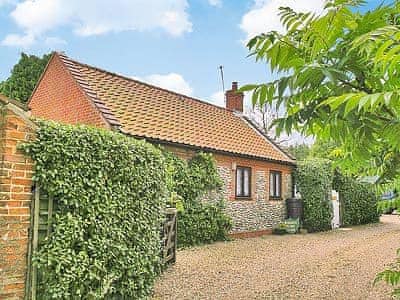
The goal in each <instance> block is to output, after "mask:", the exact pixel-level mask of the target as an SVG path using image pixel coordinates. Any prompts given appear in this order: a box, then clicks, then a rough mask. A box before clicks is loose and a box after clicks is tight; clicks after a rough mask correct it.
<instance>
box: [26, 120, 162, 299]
mask: <svg viewBox="0 0 400 300" xmlns="http://www.w3.org/2000/svg"><path fill="white" fill-rule="evenodd" d="M38 125H39V129H38V131H37V139H36V140H35V141H33V142H30V143H29V144H26V145H24V146H23V149H24V151H25V152H26V153H27V154H29V155H30V156H31V157H32V159H33V160H34V162H35V175H34V180H35V181H36V182H37V183H38V184H39V185H40V187H41V190H42V191H43V192H45V193H47V194H49V195H51V196H53V198H54V199H55V201H56V202H57V210H56V211H55V217H54V219H53V223H52V232H51V234H50V235H49V236H48V237H47V239H46V240H45V241H44V244H43V246H42V247H41V248H40V249H39V250H38V252H37V253H34V264H36V265H37V267H38V270H39V274H40V282H39V293H40V296H39V299H147V298H148V296H149V295H150V293H151V290H152V286H153V282H154V280H155V278H156V276H157V275H158V273H159V270H160V256H159V254H160V225H161V223H162V212H163V209H164V207H165V199H166V190H167V188H166V171H165V159H164V157H163V155H162V153H161V151H159V150H158V149H156V148H155V147H153V146H152V145H150V144H148V143H146V142H144V141H137V140H135V139H133V138H129V137H126V136H124V135H122V134H119V133H114V132H111V131H106V130H101V129H95V128H91V127H86V126H68V125H59V124H56V123H52V122H43V121H41V122H39V124H38Z"/></svg>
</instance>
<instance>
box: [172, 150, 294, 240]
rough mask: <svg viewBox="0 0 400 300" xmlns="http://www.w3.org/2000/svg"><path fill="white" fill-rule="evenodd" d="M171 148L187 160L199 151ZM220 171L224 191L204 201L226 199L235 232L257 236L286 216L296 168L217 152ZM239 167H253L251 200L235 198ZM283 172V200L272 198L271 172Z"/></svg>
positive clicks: (210, 194)
mask: <svg viewBox="0 0 400 300" xmlns="http://www.w3.org/2000/svg"><path fill="white" fill-rule="evenodd" d="M166 149H167V150H169V151H171V152H173V153H175V154H176V155H177V156H179V157H181V158H183V159H190V158H191V157H192V156H193V155H194V154H195V151H193V150H189V149H187V148H181V147H171V146H167V147H166ZM214 158H215V160H216V163H217V166H218V172H219V174H220V176H221V178H222V179H223V182H224V186H223V189H222V191H221V193H215V192H211V193H209V194H207V195H206V196H205V197H204V199H203V200H205V201H216V200H219V199H224V200H225V201H226V211H227V213H228V214H229V215H230V216H231V217H232V220H233V223H234V224H233V230H232V234H234V235H237V236H243V237H245V236H255V235H257V234H254V232H258V233H259V234H264V233H269V232H271V229H272V228H273V227H274V226H275V225H277V224H278V223H279V222H281V221H282V220H284V219H285V217H286V205H285V202H284V200H285V199H286V198H289V197H291V194H292V179H291V173H292V167H291V166H287V165H282V164H278V163H271V162H266V161H261V160H255V159H247V158H241V157H235V156H230V155H221V154H214ZM236 166H244V167H250V168H251V173H252V176H251V191H252V195H251V199H250V200H238V199H236V197H235V176H236V171H235V167H236ZM271 170H274V171H281V172H282V200H272V199H270V197H269V172H270V171H271Z"/></svg>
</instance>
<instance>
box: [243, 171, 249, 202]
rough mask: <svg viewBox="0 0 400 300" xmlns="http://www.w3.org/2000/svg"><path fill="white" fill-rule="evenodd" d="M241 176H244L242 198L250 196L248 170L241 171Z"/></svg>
mask: <svg viewBox="0 0 400 300" xmlns="http://www.w3.org/2000/svg"><path fill="white" fill-rule="evenodd" d="M243 173H244V174H243V175H244V191H243V195H244V196H250V170H249V169H243Z"/></svg>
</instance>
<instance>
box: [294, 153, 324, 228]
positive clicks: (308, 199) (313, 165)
mask: <svg viewBox="0 0 400 300" xmlns="http://www.w3.org/2000/svg"><path fill="white" fill-rule="evenodd" d="M295 178H296V183H297V185H298V188H299V191H300V193H301V196H302V198H303V205H304V207H303V210H304V218H303V227H304V228H306V229H307V231H309V232H316V231H324V230H329V229H331V220H332V204H331V201H330V193H331V190H332V171H331V165H330V162H329V160H325V159H313V160H305V161H302V162H299V163H298V165H297V169H296V172H295Z"/></svg>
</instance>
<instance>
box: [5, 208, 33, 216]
mask: <svg viewBox="0 0 400 300" xmlns="http://www.w3.org/2000/svg"><path fill="white" fill-rule="evenodd" d="M29 213H30V210H29V208H27V207H19V208H9V213H8V214H9V215H29Z"/></svg>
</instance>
